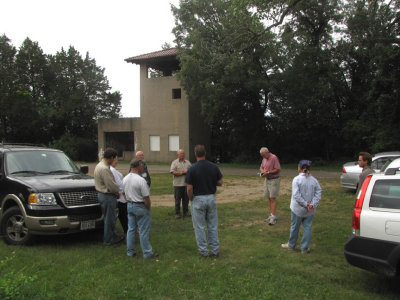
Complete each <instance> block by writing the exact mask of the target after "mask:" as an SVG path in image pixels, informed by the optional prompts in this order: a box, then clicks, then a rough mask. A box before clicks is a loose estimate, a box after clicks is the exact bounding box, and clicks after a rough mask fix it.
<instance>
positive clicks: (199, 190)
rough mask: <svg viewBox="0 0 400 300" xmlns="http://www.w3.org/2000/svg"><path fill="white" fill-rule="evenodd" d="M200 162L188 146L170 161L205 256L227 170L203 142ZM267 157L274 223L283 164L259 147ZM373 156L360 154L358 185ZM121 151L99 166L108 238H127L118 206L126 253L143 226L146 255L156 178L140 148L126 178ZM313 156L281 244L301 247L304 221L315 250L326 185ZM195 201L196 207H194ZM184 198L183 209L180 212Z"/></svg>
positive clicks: (210, 249) (296, 188)
mask: <svg viewBox="0 0 400 300" xmlns="http://www.w3.org/2000/svg"><path fill="white" fill-rule="evenodd" d="M194 153H195V157H196V163H194V164H193V165H191V163H190V162H189V161H188V160H186V159H185V152H184V150H182V149H180V150H179V151H178V153H177V156H178V157H177V159H176V160H174V161H173V162H172V163H171V168H170V173H171V174H172V175H173V186H174V198H175V218H176V219H179V218H181V217H191V218H192V222H193V228H194V233H195V238H196V243H197V247H198V251H199V254H200V255H201V256H203V257H208V256H214V257H217V256H218V255H219V238H218V213H217V201H216V197H215V194H216V189H217V186H221V185H222V183H223V179H222V174H221V171H220V170H219V168H218V167H217V165H215V164H214V163H212V162H210V161H208V160H207V159H206V149H205V147H204V145H197V146H196V147H195V148H194ZM260 155H261V157H262V162H261V165H260V173H259V174H260V176H261V177H263V178H265V179H264V194H265V196H266V198H267V199H268V201H269V209H270V215H269V216H268V218H267V219H266V220H265V222H268V224H269V225H270V226H273V225H275V224H276V223H277V220H278V218H277V215H276V210H277V198H278V197H279V191H280V171H281V166H280V163H279V159H278V157H277V156H276V155H274V154H272V153H271V152H270V151H269V150H268V148H267V147H262V148H261V149H260ZM371 158H372V156H371V155H370V154H369V153H366V152H361V153H360V154H359V165H360V167H362V168H363V171H362V173H361V175H360V183H359V186H361V185H362V182H363V180H364V178H365V177H366V176H367V175H368V174H370V173H372V172H373V171H372V169H371V168H370V164H371ZM117 161H118V158H117V152H116V151H115V150H114V149H111V148H109V149H106V150H105V151H104V154H103V158H102V160H101V161H100V162H99V164H98V165H97V166H96V168H95V171H94V178H95V185H96V190H97V191H98V198H99V202H100V204H101V207H102V211H103V214H104V244H105V245H113V244H116V243H120V242H122V241H123V239H124V237H123V236H120V235H118V233H117V230H116V227H115V223H116V215H115V211H116V206H117V205H118V211H119V215H118V217H119V219H120V222H121V226H122V228H123V230H124V233H125V235H126V243H127V255H128V256H136V251H135V233H136V229H138V230H139V239H140V246H141V248H142V252H143V257H144V258H152V257H157V256H158V254H157V253H154V252H153V250H152V246H151V244H150V242H149V233H150V229H151V212H150V211H151V200H150V185H151V179H150V175H149V173H148V170H147V165H146V163H145V161H144V155H143V152H141V151H139V152H137V153H136V158H135V159H134V160H132V161H131V164H130V172H129V173H128V175H126V176H125V178H124V177H123V176H122V174H121V173H120V172H118V170H116V168H115V166H116V164H117ZM310 168H311V161H309V160H301V161H300V162H299V164H298V172H299V174H298V175H297V176H296V177H295V178H294V179H293V181H292V195H291V201H290V209H291V226H290V234H289V240H288V242H287V243H284V244H282V245H281V247H282V248H284V249H287V250H293V249H295V247H296V244H297V240H298V236H299V231H300V227H301V224H303V236H302V239H301V242H300V250H301V252H302V253H309V252H310V247H309V246H310V241H311V229H312V223H313V218H314V214H315V211H316V208H317V206H318V205H319V202H320V200H321V195H322V189H321V186H320V184H319V182H318V180H317V179H315V178H314V177H313V176H312V175H311V174H310ZM189 201H190V202H191V205H190V207H191V213H190V212H189ZM181 203H182V215H181Z"/></svg>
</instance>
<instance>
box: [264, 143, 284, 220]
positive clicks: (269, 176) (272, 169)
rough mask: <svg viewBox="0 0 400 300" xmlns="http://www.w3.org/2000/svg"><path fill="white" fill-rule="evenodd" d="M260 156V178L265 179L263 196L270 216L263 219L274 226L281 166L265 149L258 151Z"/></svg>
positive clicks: (274, 156)
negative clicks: (266, 201)
mask: <svg viewBox="0 0 400 300" xmlns="http://www.w3.org/2000/svg"><path fill="white" fill-rule="evenodd" d="M260 155H261V157H262V158H263V160H262V162H261V166H260V172H261V175H260V176H261V177H264V178H265V181H264V194H265V196H266V197H267V198H268V200H269V209H270V213H271V214H270V216H269V217H268V218H267V219H265V220H264V221H265V222H268V224H269V225H275V224H276V220H277V217H276V198H278V197H279V189H280V178H279V176H280V171H281V165H280V164H279V159H278V157H277V156H276V155H275V154H272V153H271V152H269V150H268V148H267V147H262V148H261V149H260Z"/></svg>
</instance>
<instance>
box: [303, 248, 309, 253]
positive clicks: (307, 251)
mask: <svg viewBox="0 0 400 300" xmlns="http://www.w3.org/2000/svg"><path fill="white" fill-rule="evenodd" d="M308 253H310V249H309V248H308V249H304V250H301V254H308Z"/></svg>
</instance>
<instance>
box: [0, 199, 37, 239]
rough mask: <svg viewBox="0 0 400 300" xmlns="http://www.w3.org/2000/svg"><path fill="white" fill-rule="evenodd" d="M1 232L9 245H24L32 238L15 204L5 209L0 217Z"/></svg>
mask: <svg viewBox="0 0 400 300" xmlns="http://www.w3.org/2000/svg"><path fill="white" fill-rule="evenodd" d="M1 233H2V235H3V239H4V241H5V242H6V243H7V244H9V245H26V244H28V243H29V242H30V241H31V240H32V234H30V233H29V230H28V228H27V227H26V225H25V220H24V216H23V215H22V213H21V211H20V209H19V208H18V207H16V206H14V207H11V208H9V209H7V210H6V212H5V213H4V215H3V217H2V219H1Z"/></svg>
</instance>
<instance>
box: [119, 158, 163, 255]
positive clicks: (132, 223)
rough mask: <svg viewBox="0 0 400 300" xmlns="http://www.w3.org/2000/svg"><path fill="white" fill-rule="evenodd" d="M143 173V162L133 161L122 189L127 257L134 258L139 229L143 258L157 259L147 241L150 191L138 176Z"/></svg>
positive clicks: (149, 217)
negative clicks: (126, 221)
mask: <svg viewBox="0 0 400 300" xmlns="http://www.w3.org/2000/svg"><path fill="white" fill-rule="evenodd" d="M143 172H144V162H143V161H142V160H140V159H137V158H136V159H134V160H133V161H132V162H131V172H130V173H129V174H128V175H126V176H125V178H124V181H123V188H124V192H125V196H126V201H127V202H128V233H127V235H126V244H127V255H128V256H130V257H133V256H136V251H135V233H136V228H137V227H138V228H139V238H140V247H141V248H142V252H143V257H144V258H154V257H158V254H157V253H153V248H152V247H151V244H150V241H149V234H150V229H151V212H150V208H151V201H150V190H149V186H148V185H147V182H146V180H145V179H144V178H143V177H141V176H140V174H142V173H143Z"/></svg>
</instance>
